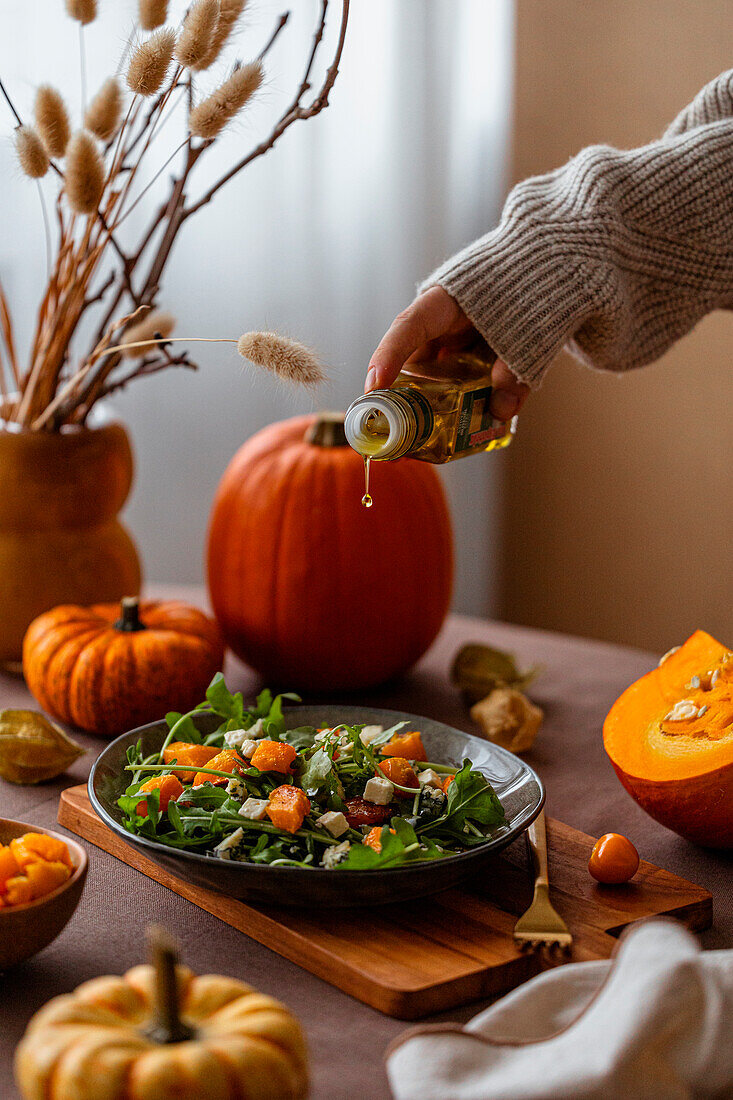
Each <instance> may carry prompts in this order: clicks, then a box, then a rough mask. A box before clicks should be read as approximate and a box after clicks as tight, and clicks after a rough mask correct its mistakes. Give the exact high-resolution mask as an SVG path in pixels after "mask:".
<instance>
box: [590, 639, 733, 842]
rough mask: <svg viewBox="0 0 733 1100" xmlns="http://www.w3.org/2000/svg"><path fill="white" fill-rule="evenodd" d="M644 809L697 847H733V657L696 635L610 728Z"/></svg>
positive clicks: (628, 783) (649, 678)
mask: <svg viewBox="0 0 733 1100" xmlns="http://www.w3.org/2000/svg"><path fill="white" fill-rule="evenodd" d="M603 743H604V746H605V749H606V752H607V753H608V755H609V757H610V759H611V763H612V764H613V766H614V768H615V770H616V774H617V775H618V777H619V779H620V780H621V782H622V783H623V785H624V787H625V788H626V790H627V791H628V792H629V794H630V795H631V796H632V798H634V799H635V800H636V801H637V802H638V803H639V805H640V806H641V807H642V809H644V810H646V812H647V813H648V814H650V815H651V817H653V818H655V819H656V820H657V821H659V822H660V823H661V824H662V825H666V826H667V828H668V829H672V830H673V831H674V832H676V833H679V835H680V836H683V837H686V838H687V839H688V840H691V841H693V842H694V843H695V844H702V845H705V846H707V847H711V848H733V652H731V651H730V649H729V648H728V647H727V646H725V645H722V644H721V643H720V642H717V641H716V640H715V638H711V636H710V635H709V634H706V633H705V631H704V630H697V631H696V632H695V633H694V634H693V635H692V636H691V637H690V638H688V639H687V641H686V642H685V643H684V645H682V646H680V648H679V649H677V650H676V651H674V652H671V653H670V655H669V656H667V657H666V658H665V659H663V660H662V663H661V664H660V665H659V667H658V668H655V669H653V670H652V672H649V673H647V675H646V676H642V678H641V679H640V680H637V681H636V683H634V684H632V685H631V687H629V688H627V689H626V691H625V692H624V693H623V695H622V696H621V697H620V698H619V699H617V700H616V702H615V703H614V705H613V706H612V707H611V710H610V711H609V713H608V717H607V718H606V721H605V723H604V726H603Z"/></svg>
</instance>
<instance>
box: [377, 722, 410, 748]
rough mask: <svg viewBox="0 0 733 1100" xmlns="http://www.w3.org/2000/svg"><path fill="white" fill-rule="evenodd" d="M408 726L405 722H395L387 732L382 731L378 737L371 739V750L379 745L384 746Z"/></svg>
mask: <svg viewBox="0 0 733 1100" xmlns="http://www.w3.org/2000/svg"><path fill="white" fill-rule="evenodd" d="M406 725H408V723H407V722H396V723H395V724H394V726H390V727H389V729H388V730H382V732H381V733H380V734H379V736H378V737H374V738H372V740H371V741H370V742H369V744H370V746H371V747H372V748H378V747H379V746H380V745H386V744H387V742H388V741H391V740H392V738H393V737H394V736H395V734H397V733H399V732H400V730H401V729H402V728H403V727H404V726H406Z"/></svg>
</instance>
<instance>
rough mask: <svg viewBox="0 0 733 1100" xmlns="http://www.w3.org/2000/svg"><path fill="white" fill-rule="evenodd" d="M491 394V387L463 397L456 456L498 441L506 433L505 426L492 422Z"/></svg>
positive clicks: (497, 421)
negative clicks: (493, 440)
mask: <svg viewBox="0 0 733 1100" xmlns="http://www.w3.org/2000/svg"><path fill="white" fill-rule="evenodd" d="M491 393H492V388H491V386H486V387H485V388H484V389H481V390H471V391H470V392H469V393H466V394H464V395H463V400H462V402H461V411H460V413H459V415H458V432H457V435H456V454H458V453H459V452H460V451H470V450H471V449H472V448H473V447H481V446H486V445H487V444H489V443H490V442H491V441H492V439H500V438H501V437H502V436H503V435H504V434H505V433H506V431H507V426H506V424H504V423H502V421H500V420H494V418H493V416H492V415H491V410H490V408H489V403H490V401H491Z"/></svg>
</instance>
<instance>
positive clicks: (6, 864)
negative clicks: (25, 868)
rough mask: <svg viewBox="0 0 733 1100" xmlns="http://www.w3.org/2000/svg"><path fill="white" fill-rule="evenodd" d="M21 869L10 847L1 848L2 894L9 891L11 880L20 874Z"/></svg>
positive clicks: (0, 881) (0, 874) (0, 875)
mask: <svg viewBox="0 0 733 1100" xmlns="http://www.w3.org/2000/svg"><path fill="white" fill-rule="evenodd" d="M19 870H20V867H19V866H18V861H17V859H16V858H15V855H14V853H13V849H12V848H11V847H10V845H7V846H6V847H3V848H0V894H4V893H5V891H6V890H7V883H8V879H9V878H13V876H14V875H17V874H18V871H19Z"/></svg>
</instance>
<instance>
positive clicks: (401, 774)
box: [379, 756, 420, 798]
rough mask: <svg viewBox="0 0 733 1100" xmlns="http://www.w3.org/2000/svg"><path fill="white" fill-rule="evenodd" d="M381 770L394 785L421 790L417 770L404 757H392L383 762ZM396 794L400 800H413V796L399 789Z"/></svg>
mask: <svg viewBox="0 0 733 1100" xmlns="http://www.w3.org/2000/svg"><path fill="white" fill-rule="evenodd" d="M379 770H380V771H381V772H382V774H383V775H386V777H387V779H389V780H390V781H391V782H392V783H399V785H400V786H401V787H412V788H413V789H414V790H419V788H420V780H419V779H418V778H417V774H416V772H415V769H414V768H413V767H412V765H411V764H410V763H408V761H407V760H406V759H405V758H404V757H402V756H391V757H390V758H389V760H383V761H382V763H381V764H380V765H379ZM395 794H396V795H397V797H398V798H412V795H409V794H406V793H405V791H401V790H399V789H397V790H395Z"/></svg>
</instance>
